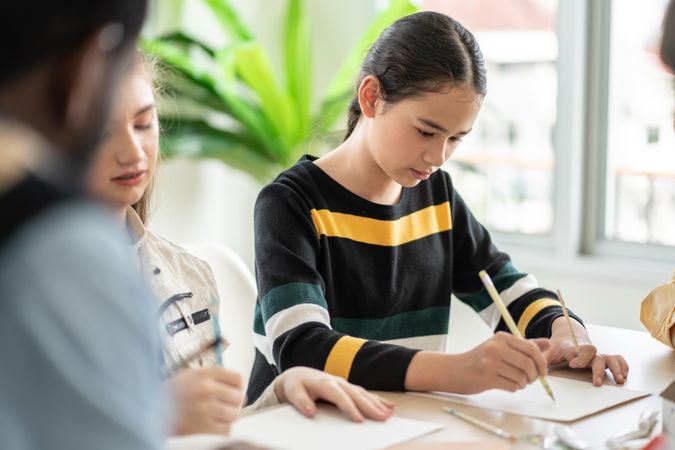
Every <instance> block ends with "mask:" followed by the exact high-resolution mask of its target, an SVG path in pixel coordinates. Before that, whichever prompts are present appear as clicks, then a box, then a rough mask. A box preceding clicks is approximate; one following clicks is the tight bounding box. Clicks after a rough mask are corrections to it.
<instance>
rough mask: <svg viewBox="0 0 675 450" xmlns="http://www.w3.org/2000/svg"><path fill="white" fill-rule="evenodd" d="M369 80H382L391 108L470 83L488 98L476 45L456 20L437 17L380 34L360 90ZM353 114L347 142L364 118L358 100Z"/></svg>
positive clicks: (402, 22) (424, 16)
mask: <svg viewBox="0 0 675 450" xmlns="http://www.w3.org/2000/svg"><path fill="white" fill-rule="evenodd" d="M368 75H375V76H376V77H377V78H378V80H379V81H380V97H381V98H382V100H384V102H385V103H390V104H393V103H396V102H399V101H401V100H404V99H406V98H410V97H414V96H416V95H420V94H423V93H426V92H438V91H439V90H441V89H444V88H447V87H448V86H458V85H461V84H463V83H470V85H471V86H472V87H473V89H474V90H475V91H476V93H477V94H480V95H485V93H486V92H487V87H486V83H487V77H486V74H485V63H484V61H483V54H482V53H481V51H480V48H479V47H478V43H477V42H476V39H475V38H474V37H473V35H472V34H471V33H470V32H469V31H468V30H467V29H466V28H464V27H463V26H462V25H461V24H460V23H459V22H457V21H456V20H454V19H453V18H451V17H449V16H446V15H445V14H440V13H436V12H431V11H426V12H419V13H415V14H411V15H409V16H406V17H403V18H401V19H399V20H397V21H396V22H394V23H393V24H392V25H390V26H389V27H388V28H387V29H386V30H384V31H383V32H382V34H380V37H379V38H378V39H377V41H376V42H375V43H374V44H373V46H372V47H371V48H370V50H369V51H368V54H367V55H366V58H365V59H364V60H363V64H361V72H360V74H359V78H358V82H357V84H356V86H357V89H358V86H359V85H360V84H361V82H362V81H363V79H364V78H365V77H366V76H368ZM348 114H349V116H348V121H347V134H346V135H345V139H347V138H348V137H349V136H350V135H351V134H352V132H353V131H354V128H355V127H356V123H357V122H358V120H359V117H360V116H361V108H360V106H359V101H358V96H355V97H354V98H353V99H352V102H351V103H350V105H349V112H348Z"/></svg>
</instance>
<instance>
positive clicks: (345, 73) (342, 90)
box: [319, 0, 417, 127]
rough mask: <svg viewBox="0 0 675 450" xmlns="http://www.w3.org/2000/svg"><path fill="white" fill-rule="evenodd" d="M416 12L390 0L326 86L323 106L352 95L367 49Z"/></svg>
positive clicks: (406, 3) (407, 0)
mask: <svg viewBox="0 0 675 450" xmlns="http://www.w3.org/2000/svg"><path fill="white" fill-rule="evenodd" d="M415 11H417V7H415V6H414V5H413V4H412V3H411V2H410V0H392V1H391V3H389V6H388V7H387V9H385V10H384V11H382V12H381V13H380V14H379V15H378V16H377V17H376V18H375V19H374V20H373V22H372V23H371V24H370V25H369V26H368V28H367V29H366V31H365V32H364V33H363V34H362V35H361V38H360V39H359V42H358V44H357V45H356V46H355V47H354V48H353V49H352V51H351V52H350V53H349V55H348V56H347V58H346V59H345V60H344V62H343V63H342V65H341V66H340V68H339V69H338V71H337V73H336V75H335V77H333V80H332V81H331V83H330V84H329V86H328V89H327V90H326V93H325V95H324V99H325V101H324V104H325V105H327V107H330V106H332V105H333V104H332V102H333V101H335V99H340V98H342V97H344V96H345V95H346V94H349V93H352V92H353V90H354V82H355V81H356V77H357V75H358V71H359V66H360V65H361V61H363V58H364V57H365V56H366V52H367V51H368V48H369V47H370V46H371V45H372V44H373V43H374V42H375V41H376V40H377V37H378V36H379V35H380V33H382V31H383V30H384V29H385V28H387V27H388V26H389V25H391V24H392V23H393V22H395V21H396V20H398V19H399V18H401V17H403V16H407V15H408V14H412V13H414V12H415ZM319 116H326V117H327V118H329V117H331V116H330V115H326V114H325V112H323V111H322V112H319ZM325 125H326V126H328V127H330V126H332V123H326V124H325Z"/></svg>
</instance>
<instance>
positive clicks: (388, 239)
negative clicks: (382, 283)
mask: <svg viewBox="0 0 675 450" xmlns="http://www.w3.org/2000/svg"><path fill="white" fill-rule="evenodd" d="M311 215H312V220H313V221H314V226H315V227H316V232H317V234H318V235H319V236H321V235H325V236H327V237H339V238H346V239H351V240H353V241H357V242H363V243H364V244H374V245H383V246H392V247H393V246H396V245H401V244H405V243H407V242H411V241H414V240H417V239H421V238H423V237H426V236H429V235H432V234H435V233H440V232H443V231H448V230H451V229H452V218H451V217H450V215H451V214H450V202H444V203H441V204H439V205H435V206H428V207H426V208H424V209H420V210H419V211H415V212H414V213H412V214H408V215H407V216H404V217H401V218H400V219H397V220H379V219H371V218H369V217H361V216H355V215H353V214H344V213H337V212H332V211H330V210H327V209H321V210H316V209H312V210H311Z"/></svg>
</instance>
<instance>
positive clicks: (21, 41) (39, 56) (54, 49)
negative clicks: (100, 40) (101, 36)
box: [0, 0, 147, 84]
mask: <svg viewBox="0 0 675 450" xmlns="http://www.w3.org/2000/svg"><path fill="white" fill-rule="evenodd" d="M146 6H147V0H3V1H2V7H0V55H2V59H3V64H2V66H0V84H3V83H5V82H7V81H9V80H11V79H13V78H16V77H18V76H19V75H21V74H22V73H24V72H26V71H28V70H29V69H31V68H32V67H33V66H35V65H37V64H39V63H42V62H46V61H48V60H51V59H57V58H59V56H62V55H66V54H68V53H69V52H71V51H73V50H75V49H77V48H78V47H79V46H80V45H82V44H83V41H84V40H85V39H87V38H88V37H89V36H91V35H92V33H94V32H95V31H96V30H98V29H100V28H101V27H103V26H105V25H106V24H110V23H118V24H120V25H121V28H120V30H122V31H123V36H122V41H121V42H120V43H119V45H118V48H124V47H126V46H127V45H128V44H130V43H131V42H132V41H134V40H135V39H136V38H137V36H138V33H139V32H140V29H141V26H142V24H143V19H144V18H145V10H146Z"/></svg>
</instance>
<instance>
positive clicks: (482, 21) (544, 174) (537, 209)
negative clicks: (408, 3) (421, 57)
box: [422, 0, 558, 234]
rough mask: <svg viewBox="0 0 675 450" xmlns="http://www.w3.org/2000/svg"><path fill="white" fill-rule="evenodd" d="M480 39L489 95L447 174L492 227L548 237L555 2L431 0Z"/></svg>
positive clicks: (555, 55)
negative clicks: (450, 175) (546, 234)
mask: <svg viewBox="0 0 675 450" xmlns="http://www.w3.org/2000/svg"><path fill="white" fill-rule="evenodd" d="M422 7H423V8H424V9H427V10H434V11H439V12H443V13H446V14H448V15H450V16H452V17H453V18H455V19H457V20H459V21H460V22H461V23H462V24H463V25H464V26H465V27H466V28H468V29H469V30H470V31H471V32H472V33H473V34H474V36H475V37H476V39H477V40H478V43H479V44H480V46H481V49H482V51H483V55H484V57H485V61H486V66H487V71H488V94H487V97H486V98H485V101H484V103H483V109H482V111H481V113H480V115H479V116H478V120H477V121H476V124H475V127H474V130H473V131H472V132H471V134H470V136H468V137H467V138H465V140H464V142H463V143H462V144H461V145H460V146H459V149H458V150H457V151H456V152H455V154H454V155H453V157H452V158H451V160H450V161H449V162H448V164H447V167H446V169H447V170H448V171H449V172H450V173H451V174H452V177H453V180H454V183H455V185H456V186H457V189H458V190H459V192H460V193H461V194H462V196H463V197H464V199H465V200H466V202H467V203H468V204H469V206H470V207H471V209H472V211H473V212H474V214H475V215H476V216H477V217H478V219H479V220H481V221H482V222H483V223H484V224H485V225H486V226H487V227H488V228H489V229H491V230H499V231H506V232H518V233H528V234H542V233H548V232H550V231H551V227H552V224H553V203H552V202H553V200H552V198H553V165H554V156H553V155H554V153H553V139H552V138H553V127H554V125H555V120H556V104H557V100H556V96H557V68H556V63H557V58H558V41H557V36H556V33H555V15H556V12H557V1H556V0H511V1H508V2H505V1H501V0H425V1H422Z"/></svg>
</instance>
